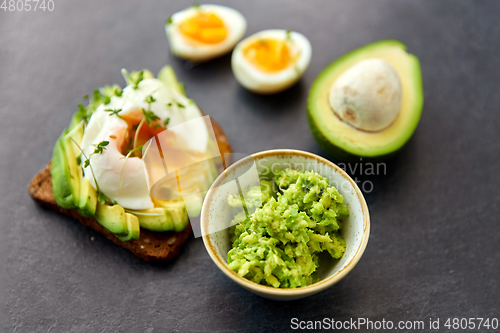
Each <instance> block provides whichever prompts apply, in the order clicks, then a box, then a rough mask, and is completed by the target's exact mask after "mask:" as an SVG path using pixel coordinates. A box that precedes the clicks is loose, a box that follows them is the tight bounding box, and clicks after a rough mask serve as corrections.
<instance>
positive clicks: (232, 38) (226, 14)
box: [165, 5, 247, 62]
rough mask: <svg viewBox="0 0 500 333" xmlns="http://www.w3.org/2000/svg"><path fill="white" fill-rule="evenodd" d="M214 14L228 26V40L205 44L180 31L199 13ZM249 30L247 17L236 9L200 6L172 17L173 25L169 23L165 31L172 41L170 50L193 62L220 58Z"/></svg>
mask: <svg viewBox="0 0 500 333" xmlns="http://www.w3.org/2000/svg"><path fill="white" fill-rule="evenodd" d="M200 10H201V11H207V12H212V13H214V14H215V15H217V16H218V17H219V18H220V19H221V20H222V21H223V22H224V25H225V26H226V29H227V36H226V38H225V39H224V40H223V41H221V42H220V43H217V44H203V43H200V42H197V41H194V40H189V37H186V36H184V35H183V34H182V33H181V32H180V31H179V25H180V24H181V23H182V22H184V21H185V20H187V19H190V18H191V17H193V16H195V15H196V14H197V13H198V12H199V11H200ZM246 29H247V21H246V20H245V17H244V16H243V15H242V14H241V13H240V12H238V11H237V10H235V9H232V8H229V7H225V6H219V5H199V6H196V7H189V8H187V9H185V10H183V11H180V12H177V13H175V14H174V15H172V16H171V23H167V24H166V26H165V31H166V33H167V36H168V39H169V41H170V50H171V52H172V54H173V55H174V56H176V57H179V58H182V59H185V60H191V61H197V62H202V61H207V60H210V59H214V58H217V57H220V56H222V55H224V54H226V53H228V52H229V51H231V50H232V49H233V48H234V46H235V45H236V44H237V43H238V42H239V41H240V40H241V39H242V38H243V36H244V35H245V32H246Z"/></svg>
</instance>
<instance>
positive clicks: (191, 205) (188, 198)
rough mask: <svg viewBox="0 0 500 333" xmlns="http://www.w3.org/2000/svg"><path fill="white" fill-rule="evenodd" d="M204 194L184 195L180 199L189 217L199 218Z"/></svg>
mask: <svg viewBox="0 0 500 333" xmlns="http://www.w3.org/2000/svg"><path fill="white" fill-rule="evenodd" d="M203 197H204V193H197V194H191V195H185V196H183V197H182V199H183V200H184V204H185V205H186V211H187V213H188V215H189V216H199V215H200V214H201V208H202V206H203Z"/></svg>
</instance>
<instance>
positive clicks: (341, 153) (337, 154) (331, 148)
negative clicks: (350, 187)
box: [307, 112, 404, 163]
mask: <svg viewBox="0 0 500 333" xmlns="http://www.w3.org/2000/svg"><path fill="white" fill-rule="evenodd" d="M307 120H308V122H309V127H310V128H311V132H312V134H313V136H314V139H316V142H317V143H318V145H319V146H320V147H321V149H323V150H324V151H325V152H326V153H327V154H328V155H330V156H331V157H333V158H334V159H336V160H338V161H342V162H359V161H360V159H361V158H362V159H363V161H365V162H367V163H368V162H372V163H375V162H381V161H387V160H390V159H391V158H393V157H394V156H396V155H397V154H398V152H399V151H400V150H401V149H403V147H404V146H402V147H401V148H399V149H398V150H395V151H393V152H391V153H389V154H384V155H378V156H368V155H356V154H352V153H350V152H348V151H346V150H344V149H342V148H340V147H338V146H336V145H334V144H332V143H331V142H330V141H328V139H326V138H325V137H324V136H323V135H322V134H321V131H320V130H319V129H318V127H316V124H315V123H314V121H313V120H312V117H311V113H310V112H307Z"/></svg>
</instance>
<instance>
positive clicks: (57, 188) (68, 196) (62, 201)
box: [50, 131, 75, 209]
mask: <svg viewBox="0 0 500 333" xmlns="http://www.w3.org/2000/svg"><path fill="white" fill-rule="evenodd" d="M65 133H66V131H65V132H63V134H62V135H61V137H60V138H59V139H58V140H57V142H56V144H55V146H54V151H53V153H52V162H51V165H50V174H51V175H52V190H53V192H54V197H55V199H56V202H57V204H58V205H59V206H60V207H62V208H65V209H72V208H75V203H74V197H73V189H72V186H71V172H70V168H69V164H68V160H67V158H66V154H65V153H64V145H63V141H62V137H63V136H64V135H65Z"/></svg>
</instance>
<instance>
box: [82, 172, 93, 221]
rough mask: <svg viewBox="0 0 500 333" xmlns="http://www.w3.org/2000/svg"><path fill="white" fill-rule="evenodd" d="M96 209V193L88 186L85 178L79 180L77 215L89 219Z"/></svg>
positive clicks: (88, 183)
mask: <svg viewBox="0 0 500 333" xmlns="http://www.w3.org/2000/svg"><path fill="white" fill-rule="evenodd" d="M96 208H97V192H96V190H95V189H94V188H93V187H92V185H90V182H89V181H88V179H87V178H85V177H83V175H82V176H81V178H80V201H79V203H78V213H80V215H82V216H86V217H90V216H94V215H95V211H96Z"/></svg>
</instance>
